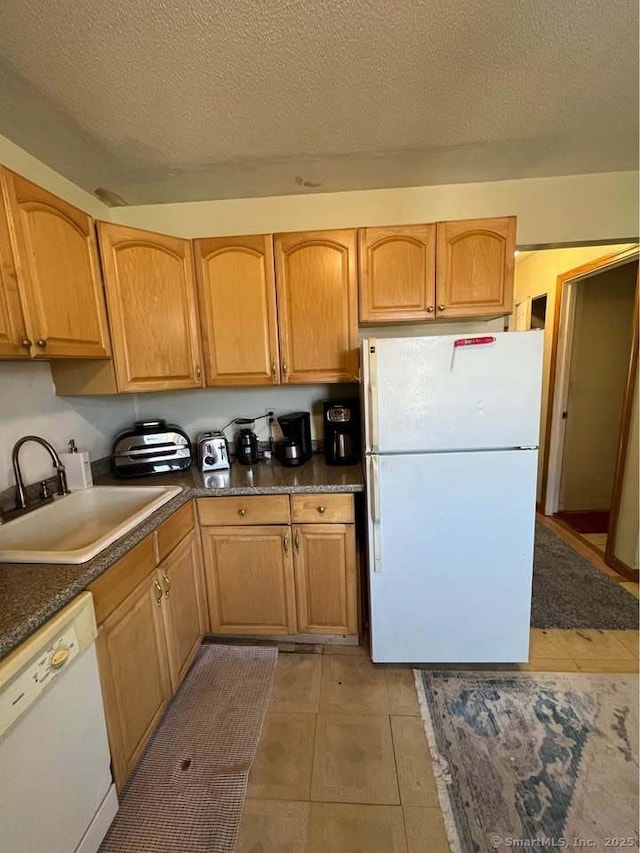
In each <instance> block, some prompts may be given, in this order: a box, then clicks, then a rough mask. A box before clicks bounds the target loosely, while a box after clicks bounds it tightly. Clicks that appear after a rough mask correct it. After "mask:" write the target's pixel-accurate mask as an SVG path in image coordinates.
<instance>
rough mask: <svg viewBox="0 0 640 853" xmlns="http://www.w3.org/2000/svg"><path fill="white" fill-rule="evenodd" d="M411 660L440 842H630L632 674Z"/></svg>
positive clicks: (455, 845)
mask: <svg viewBox="0 0 640 853" xmlns="http://www.w3.org/2000/svg"><path fill="white" fill-rule="evenodd" d="M414 672H415V676H416V687H417V690H418V696H419V698H420V704H421V710H422V716H423V720H424V723H425V731H426V733H427V739H428V741H429V747H430V750H431V755H432V759H433V762H434V769H435V774H436V782H437V785H438V793H439V797H440V804H441V806H442V810H443V812H444V817H445V825H446V827H447V834H448V835H449V840H450V843H451V850H452V853H481V851H495V850H500V849H510V848H516V849H519V848H525V849H549V848H551V849H563V848H565V849H573V848H575V847H580V846H582V847H583V848H585V849H592V850H605V849H611V848H616V849H620V848H622V849H627V850H628V849H632V850H637V843H638V835H637V832H638V829H637V826H638V677H637V676H636V675H611V676H609V675H583V674H579V675H577V674H576V675H574V674H570V675H547V674H545V675H529V674H524V673H523V674H520V673H508V674H505V673H500V674H492V673H451V672H426V671H422V670H414ZM543 839H544V840H546V841H547V844H546V845H545V844H544V843H542V840H543ZM574 839H577V841H574ZM606 839H619V840H618V841H617V842H615V841H613V842H609V843H608V842H607V841H606ZM536 840H537V841H536Z"/></svg>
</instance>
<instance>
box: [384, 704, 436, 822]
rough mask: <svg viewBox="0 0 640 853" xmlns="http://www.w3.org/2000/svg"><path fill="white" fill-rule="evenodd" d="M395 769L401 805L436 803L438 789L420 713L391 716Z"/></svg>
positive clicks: (428, 804)
mask: <svg viewBox="0 0 640 853" xmlns="http://www.w3.org/2000/svg"><path fill="white" fill-rule="evenodd" d="M391 734H392V736H393V748H394V751H395V756H396V772H397V774H398V786H399V788H400V802H401V803H402V805H403V806H437V805H438V793H437V790H436V782H435V779H434V776H433V767H432V764H431V756H430V755H429V747H428V745H427V739H426V736H425V733H424V728H423V725H422V720H421V719H420V717H395V716H392V717H391Z"/></svg>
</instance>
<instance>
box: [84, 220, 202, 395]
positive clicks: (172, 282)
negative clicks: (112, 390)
mask: <svg viewBox="0 0 640 853" xmlns="http://www.w3.org/2000/svg"><path fill="white" fill-rule="evenodd" d="M98 235H99V238H100V253H101V255H102V262H103V267H104V274H105V285H106V289H107V304H108V306H109V319H110V320H111V334H112V338H113V353H114V360H115V367H116V375H117V378H118V387H119V389H120V391H162V390H168V389H172V388H197V387H200V386H201V385H202V377H201V363H202V362H201V357H200V339H199V331H198V318H197V311H196V292H195V275H194V270H193V259H192V255H191V244H190V243H189V241H188V240H181V239H179V238H177V237H168V236H166V235H164V234H153V233H151V232H149V231H139V230H137V229H134V228H125V227H123V226H121V225H111V224H109V223H106V222H99V223H98Z"/></svg>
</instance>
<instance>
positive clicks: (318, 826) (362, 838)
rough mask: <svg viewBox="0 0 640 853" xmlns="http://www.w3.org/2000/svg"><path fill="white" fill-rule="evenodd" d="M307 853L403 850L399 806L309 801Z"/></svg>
mask: <svg viewBox="0 0 640 853" xmlns="http://www.w3.org/2000/svg"><path fill="white" fill-rule="evenodd" d="M308 853H407V842H406V838H405V831H404V820H403V815H402V809H401V808H400V806H356V805H344V804H342V803H340V804H338V803H313V804H312V805H311V820H310V825H309V847H308Z"/></svg>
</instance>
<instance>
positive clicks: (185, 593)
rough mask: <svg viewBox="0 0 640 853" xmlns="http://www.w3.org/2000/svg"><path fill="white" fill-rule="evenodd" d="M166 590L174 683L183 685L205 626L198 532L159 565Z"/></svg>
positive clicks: (175, 686)
mask: <svg viewBox="0 0 640 853" xmlns="http://www.w3.org/2000/svg"><path fill="white" fill-rule="evenodd" d="M158 574H159V575H160V578H159V580H160V584H161V586H162V590H163V596H164V601H163V602H162V607H161V610H162V620H163V623H164V632H165V639H166V643H167V659H168V662H169V673H170V675H171V687H172V689H173V691H174V693H175V691H176V690H177V689H178V687H179V686H180V684H181V682H182V679H183V678H184V676H185V674H186V672H187V670H188V669H189V666H190V665H191V662H192V660H193V658H194V656H195V653H196V652H197V651H198V647H199V645H200V642H201V640H202V637H203V636H204V633H205V628H206V603H205V598H204V589H203V583H202V561H201V559H200V545H199V542H198V537H197V534H196V533H191V534H190V535H189V536H187V538H186V539H184V540H183V541H182V542H181V543H180V545H178V547H177V548H176V549H175V551H173V553H172V554H171V555H170V556H169V557H167V559H166V560H163V562H162V563H160V565H159V566H158Z"/></svg>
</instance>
